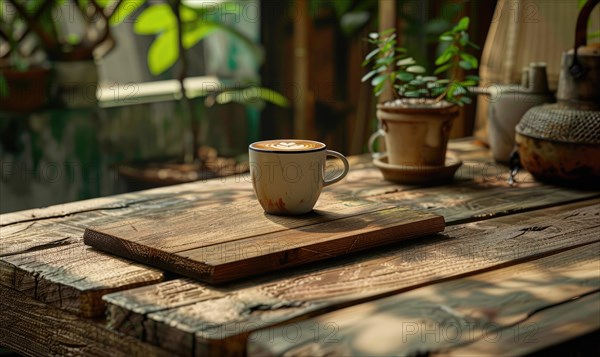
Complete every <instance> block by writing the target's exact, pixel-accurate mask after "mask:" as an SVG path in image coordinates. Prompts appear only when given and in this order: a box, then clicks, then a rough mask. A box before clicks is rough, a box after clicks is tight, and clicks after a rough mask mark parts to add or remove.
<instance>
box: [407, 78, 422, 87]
mask: <svg viewBox="0 0 600 357" xmlns="http://www.w3.org/2000/svg"><path fill="white" fill-rule="evenodd" d="M408 84H410V85H412V86H420V85H423V84H425V82H423V81H422V80H420V79H413V80H412V81H410V82H408Z"/></svg>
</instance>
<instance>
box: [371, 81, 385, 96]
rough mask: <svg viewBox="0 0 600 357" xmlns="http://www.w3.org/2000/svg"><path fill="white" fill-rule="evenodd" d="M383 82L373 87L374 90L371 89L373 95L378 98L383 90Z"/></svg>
mask: <svg viewBox="0 0 600 357" xmlns="http://www.w3.org/2000/svg"><path fill="white" fill-rule="evenodd" d="M384 84H385V82H381V83H379V84H378V85H376V86H375V88H373V93H375V96H380V95H381V93H383V91H384V90H385V88H384V86H383V85H384Z"/></svg>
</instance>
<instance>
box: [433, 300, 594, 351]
mask: <svg viewBox="0 0 600 357" xmlns="http://www.w3.org/2000/svg"><path fill="white" fill-rule="evenodd" d="M599 315H600V293H594V294H589V295H586V296H583V297H581V298H579V299H575V300H572V301H569V302H566V303H563V304H560V305H557V306H555V307H552V308H549V309H545V310H542V311H539V312H536V313H535V314H534V315H533V316H531V317H530V318H529V319H527V320H525V321H524V322H522V323H519V324H517V325H515V326H512V327H510V328H508V329H505V330H502V333H500V334H497V336H493V337H494V338H489V339H485V338H484V339H479V340H477V341H476V342H474V343H472V344H468V345H465V346H461V347H458V348H454V349H451V350H446V351H443V350H442V351H440V352H439V353H434V354H432V355H433V356H460V357H462V356H492V355H493V356H524V355H528V354H531V353H533V352H536V351H539V350H541V349H544V348H549V347H552V346H556V345H558V344H560V343H564V342H566V341H569V340H570V339H573V338H575V337H578V336H582V335H585V334H587V333H591V332H594V331H598V330H599V329H600V316H599ZM598 351H599V344H598V342H597V341H596V344H595V347H594V348H593V349H591V350H576V349H575V350H570V351H569V354H570V355H573V356H586V355H590V356H593V355H597V354H598Z"/></svg>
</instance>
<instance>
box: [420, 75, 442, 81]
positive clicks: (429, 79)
mask: <svg viewBox="0 0 600 357" xmlns="http://www.w3.org/2000/svg"><path fill="white" fill-rule="evenodd" d="M437 79H438V78H437V77H434V76H426V77H423V78H421V80H423V81H425V82H433V81H437Z"/></svg>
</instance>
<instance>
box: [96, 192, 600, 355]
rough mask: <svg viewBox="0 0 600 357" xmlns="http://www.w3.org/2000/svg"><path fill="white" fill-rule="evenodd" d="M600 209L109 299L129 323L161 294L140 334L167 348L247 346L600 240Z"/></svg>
mask: <svg viewBox="0 0 600 357" xmlns="http://www.w3.org/2000/svg"><path fill="white" fill-rule="evenodd" d="M599 216H600V199H596V200H591V201H586V202H580V203H574V204H569V205H564V206H558V207H553V208H549V209H545V210H542V211H533V212H526V213H520V214H515V215H511V216H506V217H499V218H494V219H489V220H485V221H481V222H475V223H468V224H462V225H457V226H453V227H449V228H447V229H446V232H445V233H444V235H438V236H437V237H432V238H431V239H428V240H427V242H420V241H413V242H410V241H408V242H405V243H399V244H396V245H393V246H390V247H389V248H386V249H385V250H378V251H373V252H368V253H363V254H361V255H356V256H352V257H348V258H345V259H339V260H336V261H333V262H327V263H321V264H315V265H311V266H310V267H305V268H301V269H296V270H295V271H294V272H293V273H290V274H283V273H282V274H279V275H275V276H268V277H263V278H260V279H255V280H253V281H252V282H242V283H238V284H235V285H228V286H224V287H222V288H219V289H218V290H217V291H218V292H219V294H222V295H218V296H217V297H211V296H208V295H202V296H199V298H198V300H197V301H193V299H192V300H187V301H186V305H178V306H177V307H172V306H169V301H170V299H171V298H175V297H174V296H170V295H169V293H168V291H163V286H166V283H161V284H157V285H154V286H152V287H147V288H141V289H134V290H130V291H128V292H127V296H124V295H123V294H124V293H116V294H111V295H107V296H105V297H104V298H105V300H106V301H107V302H108V303H109V306H110V310H109V311H110V313H111V315H110V316H109V319H110V320H113V319H115V320H118V321H121V320H127V316H129V314H130V313H131V311H132V309H134V307H135V306H136V299H135V295H136V294H138V292H139V293H140V294H141V295H145V294H148V291H152V292H153V294H155V295H157V296H160V299H157V300H156V301H155V304H154V305H152V306H150V307H144V308H140V309H137V310H135V311H136V313H135V314H136V315H137V316H138V318H140V319H142V320H143V321H144V331H145V332H144V333H141V334H139V333H138V334H137V335H136V336H137V337H138V338H145V339H146V341H148V342H151V343H154V344H157V345H159V346H161V347H163V348H165V349H168V350H172V351H177V352H178V353H181V354H184V355H191V354H196V355H201V354H204V353H217V354H218V353H225V352H233V353H234V352H237V353H241V352H243V351H244V349H245V344H246V338H247V336H248V334H249V333H250V332H252V331H255V330H258V329H260V328H265V327H270V326H273V325H276V324H279V323H284V322H289V321H293V320H294V319H304V318H307V317H310V316H313V315H318V314H319V313H322V312H323V311H327V310H331V309H337V308H340V307H344V306H347V305H352V304H357V303H360V302H363V301H368V300H372V299H375V298H380V297H383V296H387V295H391V294H395V293H398V292H402V291H406V290H409V289H413V288H415V287H419V286H423V285H428V284H433V283H435V282H440V281H443V280H444V279H449V278H454V277H458V276H461V275H465V274H473V273H476V272H481V271H485V270H490V269H495V268H497V267H500V266H504V265H510V264H515V263H518V262H521V261H524V260H531V259H535V258H538V257H540V256H543V255H546V254H550V253H553V252H557V251H560V250H563V249H568V248H569V247H574V246H578V245H582V244H589V243H592V242H596V241H598V240H600V236H599V235H598V233H597V232H598V227H599V224H598V217H599ZM190 285H192V286H193V285H195V286H196V289H199V290H206V289H213V288H211V287H208V286H206V285H203V284H200V283H187V288H191V286H190ZM189 291H193V289H191V290H189ZM142 316H143V317H142ZM132 323H133V322H132ZM129 330H131V329H129ZM194 335H195V339H194ZM225 346H226V347H227V348H228V350H224V348H225Z"/></svg>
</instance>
